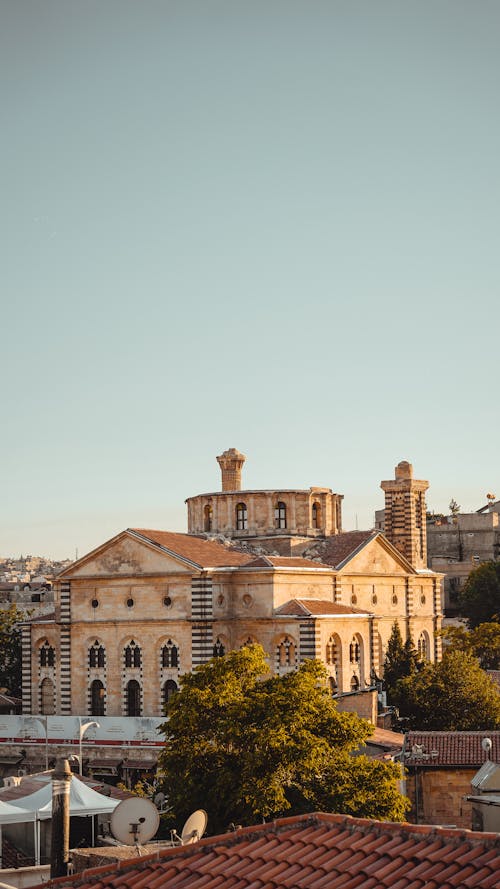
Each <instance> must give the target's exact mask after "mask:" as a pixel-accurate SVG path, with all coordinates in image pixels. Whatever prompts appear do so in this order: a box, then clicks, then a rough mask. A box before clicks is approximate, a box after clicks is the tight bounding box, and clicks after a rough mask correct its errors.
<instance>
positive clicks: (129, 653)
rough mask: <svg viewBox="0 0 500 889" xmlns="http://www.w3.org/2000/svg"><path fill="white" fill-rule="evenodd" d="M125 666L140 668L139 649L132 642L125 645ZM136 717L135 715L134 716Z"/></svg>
mask: <svg viewBox="0 0 500 889" xmlns="http://www.w3.org/2000/svg"><path fill="white" fill-rule="evenodd" d="M125 666H126V667H140V666H141V649H140V648H139V646H138V645H136V643H135V642H134V640H133V639H132V641H131V642H130V643H129V645H127V647H126V649H125ZM136 715H137V714H136Z"/></svg>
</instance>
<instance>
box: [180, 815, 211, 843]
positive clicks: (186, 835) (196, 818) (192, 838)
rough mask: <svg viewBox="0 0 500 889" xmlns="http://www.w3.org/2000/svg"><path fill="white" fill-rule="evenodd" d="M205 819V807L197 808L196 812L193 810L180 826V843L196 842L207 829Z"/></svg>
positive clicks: (206, 816) (206, 819)
mask: <svg viewBox="0 0 500 889" xmlns="http://www.w3.org/2000/svg"><path fill="white" fill-rule="evenodd" d="M207 821H208V815H207V813H206V812H205V809H197V810H196V812H193V814H192V815H190V816H189V818H188V820H187V821H186V823H185V825H184V827H183V828H182V833H181V840H182V845H183V846H188V845H189V844H190V843H197V842H198V840H201V838H202V836H203V834H204V833H205V830H206V829H207Z"/></svg>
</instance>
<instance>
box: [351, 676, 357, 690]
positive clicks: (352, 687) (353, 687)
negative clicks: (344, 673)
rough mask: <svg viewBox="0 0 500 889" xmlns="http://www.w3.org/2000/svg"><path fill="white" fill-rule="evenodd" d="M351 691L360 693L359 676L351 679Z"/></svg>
mask: <svg viewBox="0 0 500 889" xmlns="http://www.w3.org/2000/svg"><path fill="white" fill-rule="evenodd" d="M351 691H359V679H358V677H357V676H353V677H352V679H351Z"/></svg>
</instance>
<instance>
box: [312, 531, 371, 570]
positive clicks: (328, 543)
mask: <svg viewBox="0 0 500 889" xmlns="http://www.w3.org/2000/svg"><path fill="white" fill-rule="evenodd" d="M379 534H380V531H342V532H341V533H340V534H334V535H333V536H332V537H327V538H326V540H324V541H323V540H317V541H315V543H314V544H312V546H311V547H309V550H310V549H313V550H314V551H316V550H317V551H318V554H319V556H320V557H321V560H322V561H323V562H326V563H327V564H328V565H333V567H334V568H340V567H341V565H342V564H343V563H344V562H345V561H346V560H347V559H348V558H349V557H350V556H353V555H354V553H355V552H356V551H357V550H359V549H361V548H362V547H363V546H364V545H365V544H366V543H368V541H369V540H371V539H372V538H373V539H375V537H378V535H379ZM307 552H308V550H306V554H307Z"/></svg>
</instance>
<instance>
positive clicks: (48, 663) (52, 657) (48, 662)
mask: <svg viewBox="0 0 500 889" xmlns="http://www.w3.org/2000/svg"><path fill="white" fill-rule="evenodd" d="M55 662H56V652H55V649H54V648H52V645H50V643H49V642H48V641H47V639H46V640H45V642H44V643H43V645H42V646H41V648H40V666H41V667H53V666H54V664H55Z"/></svg>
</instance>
